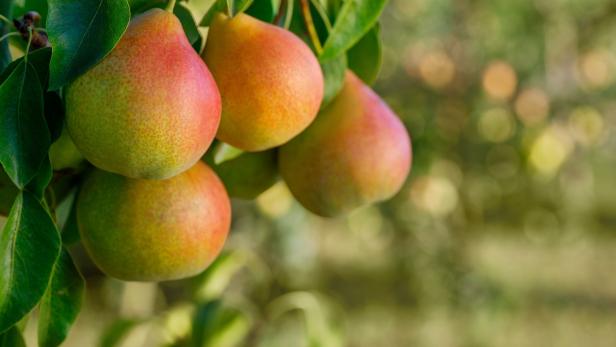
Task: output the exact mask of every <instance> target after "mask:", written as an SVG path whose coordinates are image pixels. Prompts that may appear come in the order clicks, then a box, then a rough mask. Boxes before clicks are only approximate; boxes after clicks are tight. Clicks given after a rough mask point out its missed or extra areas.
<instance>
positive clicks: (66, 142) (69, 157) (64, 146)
mask: <svg viewBox="0 0 616 347" xmlns="http://www.w3.org/2000/svg"><path fill="white" fill-rule="evenodd" d="M49 160H50V161H51V166H52V167H53V169H54V170H55V171H60V170H65V169H78V168H80V167H81V166H82V164H83V162H84V157H83V155H82V154H81V152H79V150H78V149H77V147H76V146H75V143H74V142H73V140H71V137H70V136H69V134H68V132H67V131H66V128H64V129H62V133H61V135H60V137H59V138H58V139H57V140H56V142H54V143H52V144H51V147H50V148H49Z"/></svg>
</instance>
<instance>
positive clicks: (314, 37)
mask: <svg viewBox="0 0 616 347" xmlns="http://www.w3.org/2000/svg"><path fill="white" fill-rule="evenodd" d="M299 3H300V6H301V9H302V17H304V24H306V30H308V35H309V36H310V40H311V41H312V45H313V46H314V50H315V51H316V53H317V56H319V55H321V53H323V46H322V45H321V40H320V39H319V35H318V34H317V29H316V28H315V27H314V21H313V20H312V14H311V13H310V4H309V3H308V0H300V1H299Z"/></svg>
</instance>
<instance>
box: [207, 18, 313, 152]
mask: <svg viewBox="0 0 616 347" xmlns="http://www.w3.org/2000/svg"><path fill="white" fill-rule="evenodd" d="M202 57H203V59H204V60H205V62H206V63H207V65H208V66H209V68H210V69H211V71H212V74H213V75H214V78H215V79H216V83H217V84H218V88H219V89H220V94H221V96H222V119H221V123H220V128H219V129H218V134H217V137H218V139H220V140H221V141H223V142H226V143H228V144H230V145H232V146H234V147H237V148H240V149H243V150H245V151H250V152H257V151H263V150H266V149H270V148H273V147H277V146H279V145H282V144H284V143H286V142H288V141H289V140H291V139H292V138H293V137H295V136H296V135H297V134H299V133H300V132H302V131H303V130H304V129H305V128H306V127H308V125H310V123H311V122H312V121H313V120H314V118H315V117H316V114H317V112H318V111H319V107H320V105H321V102H322V100H323V74H322V72H321V68H320V66H319V62H318V61H317V59H316V57H315V56H314V54H313V53H312V51H311V50H310V48H309V47H308V46H307V45H306V44H305V43H304V42H303V41H302V40H300V39H299V38H298V37H297V36H295V35H294V34H293V33H291V32H289V31H287V30H284V29H282V28H279V27H277V26H274V25H271V24H268V23H265V22H262V21H260V20H258V19H255V18H253V17H251V16H249V15H246V14H238V15H236V16H235V17H233V18H229V17H227V16H226V15H224V14H217V15H216V17H215V18H214V20H213V22H212V24H211V25H210V30H209V33H208V39H207V43H206V46H205V50H204V51H203V54H202Z"/></svg>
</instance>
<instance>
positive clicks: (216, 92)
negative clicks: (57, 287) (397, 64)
mask: <svg viewBox="0 0 616 347" xmlns="http://www.w3.org/2000/svg"><path fill="white" fill-rule="evenodd" d="M323 93H324V78H323V74H322V71H321V68H320V65H319V62H318V60H317V59H316V57H315V55H314V54H313V53H312V51H311V49H310V48H309V47H308V46H307V45H306V44H305V43H304V42H303V41H302V40H301V39H299V38H298V37H296V36H295V35H294V34H293V33H291V32H289V31H287V30H284V29H282V28H280V27H277V26H274V25H271V24H268V23H265V22H261V21H259V20H257V19H255V18H253V17H251V16H249V15H246V14H238V15H236V16H234V17H233V18H230V17H228V16H226V15H224V14H217V15H216V16H215V18H214V20H213V22H212V24H211V26H210V30H209V34H208V40H207V43H206V46H205V48H204V51H203V53H202V55H201V56H199V55H198V54H197V53H196V52H195V51H194V49H193V47H192V46H191V45H190V43H189V42H188V39H187V38H186V36H185V34H184V31H183V29H182V26H181V23H180V22H179V20H178V19H177V18H176V17H175V16H174V15H173V14H171V13H170V12H167V11H163V10H160V9H152V10H149V11H147V12H145V13H143V14H141V15H138V16H136V17H134V18H133V19H132V21H131V23H130V24H129V27H128V29H127V31H126V33H125V34H124V36H123V37H122V39H121V40H120V41H119V43H118V44H117V46H116V47H115V48H114V49H113V50H112V51H111V52H110V54H109V55H108V56H107V57H105V58H104V59H103V60H102V61H101V62H100V63H99V64H97V65H96V66H95V67H93V68H92V69H90V70H88V71H87V72H86V73H85V74H83V75H82V76H80V77H79V78H78V79H76V80H75V81H74V82H73V83H71V85H70V86H69V87H67V88H66V91H65V104H66V129H67V130H68V133H69V134H70V138H71V139H72V141H73V142H74V145H75V146H76V148H77V149H78V151H79V152H80V153H81V154H82V155H83V156H84V157H85V158H86V159H87V160H88V161H89V162H90V163H92V164H93V165H94V166H95V167H96V169H95V170H94V171H93V172H91V173H90V174H89V175H88V176H87V178H86V179H85V181H84V183H83V185H82V186H81V189H80V192H79V195H78V200H77V205H76V206H77V207H76V208H77V223H78V227H79V230H80V234H81V239H82V242H83V245H84V247H85V248H86V250H87V252H88V253H89V255H90V257H91V258H92V260H93V261H94V262H95V263H96V264H97V266H98V267H99V268H100V269H101V270H102V271H103V272H105V273H106V274H108V275H110V276H112V277H116V278H119V279H123V280H136V281H162V280H172V279H179V278H183V277H188V276H191V275H195V274H197V273H199V272H201V271H202V270H204V269H205V268H206V267H207V266H208V265H209V264H210V263H211V262H212V261H213V259H214V258H215V257H216V256H217V255H218V253H219V252H220V250H221V248H222V247H223V244H224V242H225V239H226V237H227V234H228V232H229V228H230V224H231V206H230V201H229V193H230V195H231V196H234V197H240V198H246V199H252V198H254V197H256V196H258V195H259V194H260V193H261V192H263V191H264V190H266V189H267V188H269V187H270V186H271V185H273V184H274V183H275V182H276V180H277V178H278V175H279V174H280V176H282V178H283V179H284V180H285V182H286V183H287V185H288V186H289V189H290V190H291V192H292V193H293V195H294V196H295V197H296V198H297V200H298V201H299V202H300V203H301V204H302V205H304V206H305V207H306V208H307V209H309V210H310V211H312V212H314V213H316V214H318V215H321V216H337V215H340V214H343V213H346V212H348V211H350V210H352V209H355V208H357V207H359V206H361V205H364V204H368V203H373V202H377V201H381V200H385V199H387V198H390V197H391V196H393V195H394V194H395V193H397V192H398V190H399V189H400V188H401V186H402V184H403V183H404V181H405V179H406V177H407V175H408V173H409V170H410V165H411V144H410V139H409V136H408V133H407V132H406V130H405V128H404V126H403V124H402V122H401V121H400V120H399V119H398V118H397V117H396V115H395V114H394V113H393V112H392V111H391V110H390V109H389V108H388V107H387V105H386V104H385V103H384V102H383V101H382V100H381V99H380V98H379V97H378V96H377V95H376V94H375V93H374V92H373V91H372V90H371V89H370V88H369V87H367V86H366V85H364V84H363V82H362V81H360V80H359V79H358V78H357V77H356V76H355V75H354V74H353V73H352V72H347V74H346V80H345V84H344V87H343V89H342V91H341V92H340V93H339V95H338V96H337V97H336V98H335V99H334V100H333V101H332V102H331V103H330V104H329V105H327V106H326V107H325V108H324V109H323V110H322V112H321V113H320V114H319V115H318V117H317V113H319V109H320V108H321V106H322V105H321V104H322V102H323ZM214 138H217V139H218V141H221V142H224V143H227V144H229V145H231V146H233V147H235V148H237V149H240V150H242V151H244V153H243V154H241V155H240V156H239V157H236V158H234V159H231V160H229V161H225V162H223V163H222V164H220V165H216V164H215V163H214V160H213V158H212V151H208V148H210V147H211V145H212V142H213V141H214ZM206 152H207V154H206ZM219 175H220V178H219ZM225 186H226V187H225Z"/></svg>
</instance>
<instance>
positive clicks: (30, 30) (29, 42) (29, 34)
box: [24, 27, 32, 64]
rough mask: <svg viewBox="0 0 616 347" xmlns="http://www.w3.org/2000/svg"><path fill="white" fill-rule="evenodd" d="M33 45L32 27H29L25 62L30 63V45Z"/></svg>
mask: <svg viewBox="0 0 616 347" xmlns="http://www.w3.org/2000/svg"><path fill="white" fill-rule="evenodd" d="M31 45H32V27H28V45H27V46H26V55H25V56H24V63H26V64H27V63H28V55H30V46H31Z"/></svg>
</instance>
